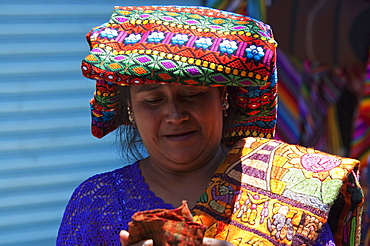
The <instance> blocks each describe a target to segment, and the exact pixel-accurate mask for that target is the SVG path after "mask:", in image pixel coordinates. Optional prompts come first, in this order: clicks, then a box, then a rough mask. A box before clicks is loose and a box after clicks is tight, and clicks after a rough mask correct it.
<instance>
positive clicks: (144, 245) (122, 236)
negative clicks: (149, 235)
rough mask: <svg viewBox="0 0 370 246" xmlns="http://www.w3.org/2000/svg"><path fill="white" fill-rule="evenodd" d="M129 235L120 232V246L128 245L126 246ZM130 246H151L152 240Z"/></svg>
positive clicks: (125, 232)
mask: <svg viewBox="0 0 370 246" xmlns="http://www.w3.org/2000/svg"><path fill="white" fill-rule="evenodd" d="M129 235H130V234H129V233H128V232H127V231H125V230H122V231H120V233H119V240H120V242H121V245H122V246H129V244H128V237H129ZM131 246H153V240H152V239H149V240H144V241H141V242H138V243H135V244H134V245H131Z"/></svg>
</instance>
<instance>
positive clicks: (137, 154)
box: [116, 86, 238, 161]
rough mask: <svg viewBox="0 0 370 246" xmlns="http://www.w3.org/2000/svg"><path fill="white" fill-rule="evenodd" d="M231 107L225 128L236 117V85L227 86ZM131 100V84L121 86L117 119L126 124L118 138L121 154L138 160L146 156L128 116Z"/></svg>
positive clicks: (122, 126)
mask: <svg viewBox="0 0 370 246" xmlns="http://www.w3.org/2000/svg"><path fill="white" fill-rule="evenodd" d="M226 88H227V92H228V102H229V109H228V110H227V116H226V117H224V119H223V127H224V129H225V128H226V127H227V126H229V125H230V124H231V123H232V121H233V118H234V115H235V113H236V109H237V105H236V104H237V91H238V88H237V87H235V86H227V87H226ZM130 100H131V96H130V86H120V87H119V102H118V104H119V105H118V110H117V116H116V117H117V119H118V121H119V122H123V124H124V125H121V126H120V127H118V131H117V135H116V139H117V141H118V142H119V145H120V151H119V152H120V155H121V156H122V157H123V158H124V159H127V160H132V161H138V160H141V159H143V158H144V156H143V153H145V149H143V146H144V145H143V141H142V140H141V137H140V134H139V131H138V130H137V129H136V128H135V127H134V126H132V125H131V122H130V121H129V118H128V111H127V106H128V104H127V102H129V101H130Z"/></svg>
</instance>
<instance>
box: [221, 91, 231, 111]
mask: <svg viewBox="0 0 370 246" xmlns="http://www.w3.org/2000/svg"><path fill="white" fill-rule="evenodd" d="M228 96H229V94H228V93H227V92H226V95H225V99H224V102H223V103H222V105H221V106H222V108H223V109H222V111H224V116H225V117H226V116H227V110H228V109H229V106H230V105H229V102H228V100H227V97H228Z"/></svg>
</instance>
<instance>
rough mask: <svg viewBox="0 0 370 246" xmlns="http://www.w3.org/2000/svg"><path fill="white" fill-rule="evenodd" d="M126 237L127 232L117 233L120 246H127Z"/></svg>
mask: <svg viewBox="0 0 370 246" xmlns="http://www.w3.org/2000/svg"><path fill="white" fill-rule="evenodd" d="M128 236H129V233H128V232H127V231H124V230H122V231H120V233H119V241H120V242H121V245H122V246H128Z"/></svg>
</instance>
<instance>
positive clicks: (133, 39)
mask: <svg viewBox="0 0 370 246" xmlns="http://www.w3.org/2000/svg"><path fill="white" fill-rule="evenodd" d="M140 39H141V35H140V34H133V33H132V34H130V36H128V37H126V38H125V43H126V44H135V43H137V42H138V41H139V40H140Z"/></svg>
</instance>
